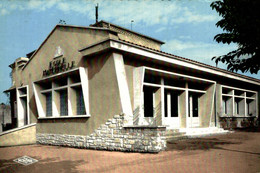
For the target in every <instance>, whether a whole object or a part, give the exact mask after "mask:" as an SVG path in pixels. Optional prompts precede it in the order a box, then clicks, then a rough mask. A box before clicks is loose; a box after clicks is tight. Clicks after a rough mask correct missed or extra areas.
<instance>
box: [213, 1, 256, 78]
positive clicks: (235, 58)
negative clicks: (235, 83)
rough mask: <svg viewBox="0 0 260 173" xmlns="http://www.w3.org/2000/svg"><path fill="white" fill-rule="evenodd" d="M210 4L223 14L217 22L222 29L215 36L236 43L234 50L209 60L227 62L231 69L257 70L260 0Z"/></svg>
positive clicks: (253, 71) (216, 38) (252, 71)
mask: <svg viewBox="0 0 260 173" xmlns="http://www.w3.org/2000/svg"><path fill="white" fill-rule="evenodd" d="M210 6H211V8H212V9H213V10H216V11H217V12H218V13H219V15H220V16H221V17H222V19H221V20H220V21H218V22H217V23H216V26H217V27H220V28H222V29H223V31H224V33H221V34H217V35H216V36H215V37H214V40H216V41H217V42H218V43H220V42H221V43H224V44H225V43H227V44H230V43H236V44H237V45H238V49H237V50H234V51H231V52H229V53H228V54H227V55H222V56H219V57H213V58H212V60H215V62H216V63H218V62H219V61H220V62H222V63H225V64H227V69H228V70H230V71H238V70H241V71H242V72H247V71H250V72H251V73H257V72H258V71H259V69H260V57H259V56H260V52H259V44H260V0H222V1H215V2H212V3H211V5H210Z"/></svg>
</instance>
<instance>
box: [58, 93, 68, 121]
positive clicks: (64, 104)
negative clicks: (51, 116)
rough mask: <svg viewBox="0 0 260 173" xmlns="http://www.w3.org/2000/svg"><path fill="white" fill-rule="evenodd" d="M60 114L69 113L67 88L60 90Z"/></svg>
mask: <svg viewBox="0 0 260 173" xmlns="http://www.w3.org/2000/svg"><path fill="white" fill-rule="evenodd" d="M60 115H61V116H62V115H68V94H67V90H61V91H60Z"/></svg>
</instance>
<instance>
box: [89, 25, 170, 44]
mask: <svg viewBox="0 0 260 173" xmlns="http://www.w3.org/2000/svg"><path fill="white" fill-rule="evenodd" d="M102 23H105V24H108V25H111V26H114V27H117V28H119V29H122V30H126V31H128V32H131V33H133V34H136V35H139V36H141V37H145V38H147V39H150V40H153V41H155V42H158V43H160V44H165V42H163V41H161V40H158V39H155V38H152V37H149V36H147V35H144V34H141V33H139V32H135V31H133V30H130V29H127V28H124V27H122V26H118V25H115V24H113V23H110V22H107V21H104V20H101V21H99V22H97V23H95V24H93V25H90V26H95V27H98V26H99V25H100V24H102Z"/></svg>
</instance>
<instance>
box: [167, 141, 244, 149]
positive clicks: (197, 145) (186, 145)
mask: <svg viewBox="0 0 260 173" xmlns="http://www.w3.org/2000/svg"><path fill="white" fill-rule="evenodd" d="M228 144H241V142H231V141H225V140H219V139H217V138H194V139H186V140H172V141H169V142H167V150H168V151H169V150H209V149H220V146H221V145H228Z"/></svg>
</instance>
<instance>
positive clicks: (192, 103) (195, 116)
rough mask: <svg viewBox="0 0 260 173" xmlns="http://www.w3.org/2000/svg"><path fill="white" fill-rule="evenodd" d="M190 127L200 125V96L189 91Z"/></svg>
mask: <svg viewBox="0 0 260 173" xmlns="http://www.w3.org/2000/svg"><path fill="white" fill-rule="evenodd" d="M188 127H199V96H198V94H196V93H189V114H188Z"/></svg>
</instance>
